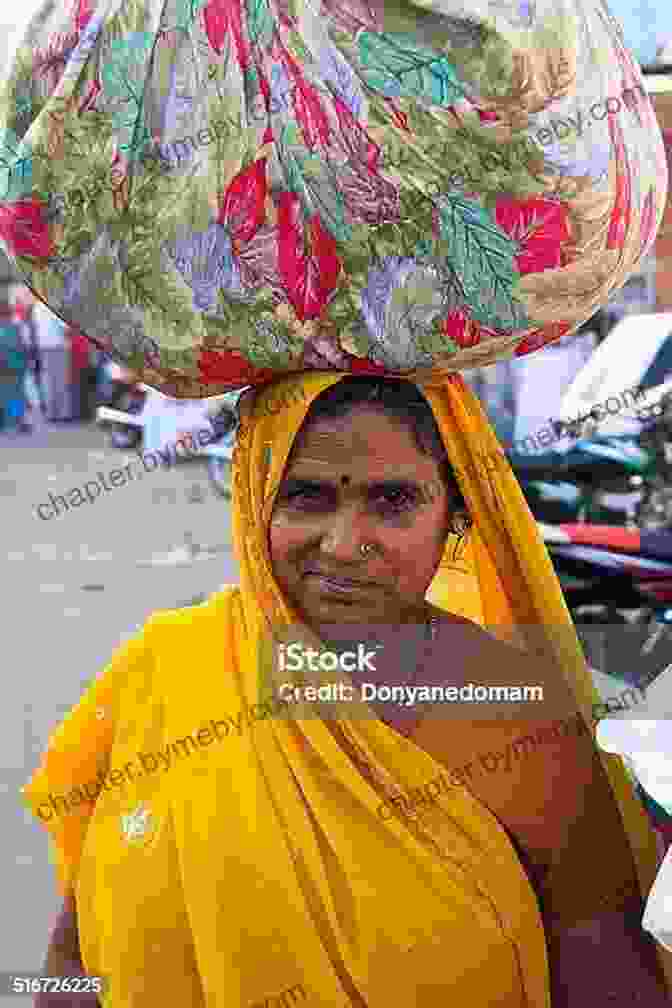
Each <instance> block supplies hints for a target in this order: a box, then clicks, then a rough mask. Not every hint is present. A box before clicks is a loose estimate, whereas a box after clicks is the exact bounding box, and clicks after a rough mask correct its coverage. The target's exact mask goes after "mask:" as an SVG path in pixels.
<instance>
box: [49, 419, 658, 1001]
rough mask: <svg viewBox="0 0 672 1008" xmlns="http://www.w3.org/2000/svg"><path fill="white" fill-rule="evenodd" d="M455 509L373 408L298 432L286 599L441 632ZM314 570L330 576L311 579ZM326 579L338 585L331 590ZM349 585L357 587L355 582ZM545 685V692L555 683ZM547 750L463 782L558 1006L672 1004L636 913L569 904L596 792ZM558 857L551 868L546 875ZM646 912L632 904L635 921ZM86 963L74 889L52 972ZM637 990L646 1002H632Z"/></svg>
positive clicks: (473, 748) (438, 750) (433, 468)
mask: <svg viewBox="0 0 672 1008" xmlns="http://www.w3.org/2000/svg"><path fill="white" fill-rule="evenodd" d="M390 459H393V460H394V461H393V462H392V463H390V461H389V460H390ZM299 481H300V482H299ZM453 517H454V515H453V509H452V504H451V499H450V496H449V494H448V493H447V491H446V489H445V487H444V486H443V484H442V481H441V474H440V471H439V467H438V465H437V463H436V461H435V460H434V459H433V458H432V457H431V456H428V455H425V454H423V453H422V452H421V451H420V450H419V449H418V446H417V444H416V442H415V438H414V436H413V434H412V432H411V431H410V430H409V429H408V428H406V427H405V426H404V425H402V424H399V423H398V422H397V421H395V420H394V419H393V418H389V417H388V416H386V415H385V414H381V413H380V412H378V411H373V410H370V409H368V410H367V409H364V410H357V411H353V412H352V413H351V414H350V415H349V416H348V417H346V418H344V419H342V420H333V421H329V422H321V423H319V424H315V425H314V426H313V427H312V428H311V427H308V428H307V429H306V430H304V431H302V432H301V434H300V435H299V437H298V438H297V441H296V445H295V449H294V451H293V453H292V457H291V459H290V461H289V464H288V466H287V470H286V473H285V476H284V479H283V482H282V485H281V487H280V490H279V494H278V497H277V500H276V506H275V509H274V512H273V516H272V520H271V526H270V529H269V547H270V551H271V558H272V563H273V569H274V572H275V575H276V578H277V581H278V583H279V585H280V586H281V587H282V589H283V591H284V592H285V594H286V596H287V597H288V598H289V599H290V600H291V602H292V603H293V605H294V606H295V608H296V609H297V611H298V612H299V613H300V614H301V616H302V618H303V619H304V620H305V621H306V622H307V623H308V624H309V625H310V626H311V627H312V628H313V629H317V628H322V627H324V626H325V625H327V626H329V627H333V626H334V625H337V626H338V627H340V628H341V630H342V632H343V635H344V637H347V636H348V634H349V639H350V640H351V639H352V638H353V635H355V636H356V633H357V627H358V626H361V625H362V624H367V623H376V624H381V625H387V626H395V625H398V624H400V623H401V624H403V623H407V624H408V623H411V624H417V623H424V622H425V620H426V618H427V616H428V615H430V613H432V612H433V613H434V614H435V615H440V616H441V617H442V619H443V621H444V622H443V624H442V628H441V630H442V631H443V628H444V627H446V628H448V629H450V617H447V616H446V614H445V613H441V612H440V611H439V610H431V607H428V605H427V603H426V602H425V593H426V591H427V588H428V586H429V584H430V582H431V580H432V577H433V575H434V572H435V570H436V567H437V566H438V563H439V561H440V559H441V556H442V554H443V549H444V542H445V537H446V533H447V531H448V528H449V526H450V523H451V521H452V519H453ZM362 542H366V543H372V544H373V545H374V547H375V549H374V550H373V551H372V552H370V553H368V554H367V555H366V556H364V555H363V554H362V553H361V551H360V545H361V543H362ZM315 569H317V570H318V571H319V572H320V573H321V574H322V575H323V577H322V579H321V578H320V576H319V575H316V574H311V573H310V571H311V570H315ZM329 578H335V579H336V583H335V584H331V583H330V581H329ZM339 579H340V580H341V582H342V584H341V587H340V589H339V586H338V581H339ZM348 579H349V581H350V582H352V581H359V582H361V584H360V586H359V587H357V586H353V585H348ZM435 651H436V656H437V657H436V660H437V662H438V665H439V670H438V673H437V676H436V678H437V681H438V680H440V679H442V680H444V681H445V680H446V679H447V678H450V675H451V670H450V669H449V668H448V669H447V667H446V653H447V647H446V642H445V640H444V641H443V647H442V640H441V632H440V633H439V637H438V640H437V642H436V648H435ZM430 664H431V661H430ZM498 665H500V666H503V665H504V663H502V662H498V661H497V660H494V661H493V662H491V663H490V672H491V673H492V672H494V671H495V670H496V668H497V666H498ZM500 671H501V675H502V676H503V677H505V681H511V675H512V674H513V673H512V671H511V669H510V668H509V669H506V668H504V667H502V668H501V669H500ZM455 674H456V673H455ZM506 677H508V679H507V678H506ZM525 679H526V681H527V682H540V681H543V676H542V673H541V670H539V669H537V668H535V670H534V674H529V675H528V674H527V673H526V675H525ZM489 680H490V681H492V674H490V675H489ZM456 681H457V680H456ZM546 685H548V688H549V691H550V690H551V688H552V684H546ZM558 702H560V701H558ZM559 716H561V715H560V714H559ZM388 723H391V722H390V721H388ZM423 724H424V727H423ZM437 725H438V728H439V731H438V734H437V732H436V728H437ZM393 727H394V725H393ZM411 727H412V729H413V730H412V731H410V730H409V725H407V726H406V730H407V732H408V733H409V734H411V737H412V738H413V740H414V741H415V743H416V745H418V746H420V747H422V748H424V749H425V750H426V751H427V752H428V753H429V754H430V755H432V756H433V757H434V758H435V759H436V760H437V761H438V762H440V763H443V764H444V765H445V766H446V767H447V768H448V769H453V768H455V767H462V766H465V764H467V763H468V762H469V761H472V760H474V759H475V758H476V754H477V753H478V752H479V751H481V752H482V751H497V752H503V751H504V750H505V748H506V746H507V744H508V743H509V742H510V740H511V737H512V735H522V734H524V733H525V732H526V731H528V730H529V731H532V732H533V731H534V730H535V727H536V726H535V725H534V724H531V723H528V724H526V723H525V722H524V721H523V720H522V719H521V720H516V722H515V723H514V722H513V721H512V720H511V719H503V718H499V719H497V720H493V721H490V720H478V721H473V722H471V721H469V722H468V721H466V719H464V718H460V719H459V720H455V721H453V722H452V723H451V726H450V730H449V732H446V730H445V726H443V727H442V726H441V724H440V723H439V722H437V721H436V720H432V719H431V718H428V719H426V720H425V721H423V723H421V724H420V725H419V726H418V725H417V724H416V725H415V726H411ZM432 729H434V731H432ZM447 743H449V744H447ZM540 754H541V755H539V756H537V757H535V759H534V760H530V761H526V762H520V763H519V764H517V765H516V768H515V771H514V772H512V773H510V774H508V775H507V774H500V775H495V774H492V775H481V776H480V777H474V779H473V780H470V779H469V778H467V781H466V783H468V785H469V786H470V787H472V788H473V790H474V793H475V794H476V795H477V797H478V798H479V799H480V800H481V802H482V803H483V804H484V805H485V806H486V807H487V808H489V809H490V810H491V812H493V814H494V815H495V816H496V817H497V819H498V820H499V822H500V824H501V825H502V827H503V828H504V829H506V831H507V832H508V834H509V836H510V838H511V839H512V842H513V843H514V846H515V847H516V849H517V850H518V852H519V856H520V859H521V862H522V863H523V865H524V866H525V868H526V870H527V871H528V875H529V877H530V880H531V882H532V884H533V886H534V889H535V891H536V893H537V895H538V897H539V899H540V904H541V907H542V915H543V918H544V924H545V928H546V933H547V938H548V943H549V960H550V964H551V975H552V987H553V1008H569V1006H570V1005H571V1008H575V1006H582V1005H584V1004H587V1005H590V1006H591V1008H607V1005H609V1008H626V1006H627V1008H631V1006H632V1005H633V1004H637V1003H641V1004H642V1005H644V1006H646V1008H658V1006H659V1005H664V1004H668V1003H669V1002H668V1000H667V998H666V996H665V995H664V994H662V993H661V988H660V985H659V982H658V981H657V979H656V977H655V969H654V968H652V967H651V965H650V963H649V964H648V965H647V964H646V963H645V962H644V959H645V958H646V957H645V952H646V950H645V949H643V945H644V937H643V932H642V931H641V928H640V927H639V923H638V920H635V923H634V927H633V926H631V925H630V924H629V923H628V920H627V919H626V916H627V915H626V914H625V913H624V912H623V911H622V910H621V909H616V911H614V910H613V909H608V910H606V911H604V912H602V910H601V909H600V910H599V912H597V911H596V912H595V913H594V914H593V918H592V919H591V920H588V921H584V922H578V921H577V920H576V918H575V916H573V915H572V912H569V913H567V912H566V909H565V907H566V901H564V903H563V898H564V896H565V895H566V893H567V892H568V891H569V890H571V886H572V869H573V865H574V864H575V863H576V858H580V856H581V836H579V840H578V850H574V849H572V847H571V846H569V841H570V840H571V836H572V835H571V827H572V826H573V824H574V823H575V822H576V821H578V820H579V819H580V815H581V809H582V808H585V807H587V806H590V804H591V803H592V802H593V800H594V799H593V795H592V794H591V793H590V789H591V787H593V786H594V781H595V776H594V774H592V773H591V771H590V765H591V764H590V760H591V751H590V747H588V748H586V745H585V743H574V744H572V741H571V740H569V739H568V740H566V741H563V742H559V743H558V744H557V746H555V747H553V746H551V745H549V746H546V747H544V748H543V749H541V750H540ZM549 781H553V784H552V787H551V785H549ZM561 783H562V784H564V788H563V790H562V794H560V793H559V790H558V789H559V788H560V785H561ZM568 825H569V827H570V829H569V831H568ZM609 835H612V834H611V833H610V834H609ZM613 835H615V833H614V834H613ZM565 849H566V850H567V856H566V857H565V858H564V859H563V858H558V857H557V856H556V855H557V852H558V851H562V850H565ZM554 863H555V869H556V870H555V873H554V872H553V871H550V870H549V868H550V866H553V865H554ZM567 866H568V869H567V871H565V869H566V868H567ZM563 872H564V873H563ZM584 905H587V906H590V902H588V903H587V904H586V903H585V901H584ZM637 913H638V909H637V908H635V914H634V916H635V918H636V917H637ZM78 966H79V967H80V968H81V963H80V961H79V946H78V938H77V919H76V911H75V903H74V898H73V896H72V895H69V896H68V898H67V900H66V904H65V906H64V908H63V912H62V914H61V917H60V919H59V922H58V924H57V928H56V930H55V932H54V934H53V936H52V941H51V944H50V947H49V953H48V957H47V965H46V966H45V970H44V972H45V975H52V976H58V975H73V974H74V973H76V972H78V969H77V967H78ZM618 969H620V970H621V974H618V972H617V970H618ZM607 979H608V981H609V983H608V984H607V983H606V980H607ZM628 985H630V986H629V989H628ZM633 987H634V990H633ZM614 989H617V990H621V991H622V992H623V993H622V999H621V1000H620V1001H614V1000H613V999H611V998H610V997H609V993H610V991H613V990H614ZM640 996H641V998H642V1000H641V1001H637V1000H636V998H637V997H640ZM52 1001H53V1004H54V1005H55V1004H56V999H55V998H54V997H53V996H52V998H51V999H49V995H41V996H39V997H38V998H37V999H36V1002H35V1005H36V1008H52ZM71 1003H72V1006H73V1008H74V1006H75V1004H76V1005H77V1006H78V1008H85V1005H88V1004H91V1005H95V1004H96V999H95V997H93V996H90V1000H89V998H87V997H86V996H84V997H82V996H79V997H78V998H77V999H74V998H73V1000H72V1002H71ZM58 1004H59V1005H60V1006H61V1008H63V1006H64V1005H67V1000H65V999H64V998H63V996H62V995H61V996H58ZM478 1008H483V1006H478Z"/></svg>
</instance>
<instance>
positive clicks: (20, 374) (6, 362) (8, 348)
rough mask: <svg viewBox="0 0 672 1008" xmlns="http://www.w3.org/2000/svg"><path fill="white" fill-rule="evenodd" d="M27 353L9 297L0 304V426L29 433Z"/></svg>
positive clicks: (30, 428)
mask: <svg viewBox="0 0 672 1008" xmlns="http://www.w3.org/2000/svg"><path fill="white" fill-rule="evenodd" d="M27 375H28V354H27V351H26V347H25V346H24V341H23V335H22V326H21V323H20V321H19V320H17V318H16V315H15V312H14V309H13V307H12V305H11V303H10V301H9V299H7V300H5V301H4V303H3V304H1V305H0V428H2V427H5V428H9V429H14V430H17V431H20V432H22V433H29V432H30V431H31V430H32V427H31V425H30V423H29V421H28V417H27V413H28V409H29V407H28V402H27V397H26V378H27Z"/></svg>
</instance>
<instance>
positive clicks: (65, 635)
mask: <svg viewBox="0 0 672 1008" xmlns="http://www.w3.org/2000/svg"><path fill="white" fill-rule="evenodd" d="M125 464H128V465H129V466H131V469H130V472H132V473H133V474H134V478H133V479H132V480H131V481H130V482H126V484H125V485H123V486H117V487H116V488H115V487H114V486H110V489H109V491H106V492H104V493H103V492H101V495H100V496H99V497H98V498H97V499H96V500H94V501H93V502H92V503H89V502H88V501H86V502H85V503H83V504H81V505H80V506H79V507H77V508H75V507H72V508H71V509H70V510H69V511H67V512H66V511H65V510H64V508H63V505H57V506H59V507H60V509H61V513H60V514H58V515H56V516H53V506H52V504H51V503H50V500H49V494H51V495H52V497H53V500H54V501H56V500H57V498H58V497H59V496H61V495H66V496H68V495H69V492H70V491H71V490H72V489H73V488H75V487H80V488H81V487H83V486H84V485H85V483H86V482H87V481H90V480H96V479H100V476H99V474H102V476H103V478H104V482H105V483H107V484H108V485H109V483H110V479H111V478H112V477H110V476H109V474H110V472H111V470H113V469H119V468H122V467H123V466H124V465H125ZM141 471H142V467H141V465H140V463H139V460H138V458H137V456H135V455H133V454H132V453H130V454H129V455H128V456H126V455H124V454H123V453H120V452H118V451H115V450H114V449H113V448H111V446H110V445H109V442H108V439H107V435H106V433H105V432H103V431H102V430H98V429H96V428H95V427H93V426H83V425H79V424H60V425H53V426H52V427H50V428H48V429H47V428H43V429H41V430H40V431H39V432H38V433H36V434H35V435H33V436H25V435H24V436H19V435H16V436H9V435H5V434H0V513H1V514H2V518H3V521H2V524H1V525H0V556H2V557H3V560H4V563H3V567H2V570H3V587H4V617H5V618H4V620H3V625H2V630H3V638H4V640H3V643H4V648H3V657H4V663H3V673H4V681H5V689H4V695H3V701H4V702H3V704H2V707H1V708H0V710H1V715H0V716H1V718H2V721H1V724H0V728H1V730H0V767H2V770H3V777H2V780H3V787H2V788H0V822H1V823H2V836H3V840H2V843H3V856H2V859H1V861H0V893H1V894H2V904H3V906H4V907H5V908H6V909H5V919H4V923H3V927H2V935H3V941H2V943H1V944H0V970H12V971H16V970H21V969H24V970H30V971H32V970H39V969H40V968H41V966H42V961H43V956H44V950H45V943H46V940H47V932H48V929H49V927H50V919H51V915H52V914H53V912H54V911H55V910H56V907H57V905H58V901H57V897H56V894H55V889H54V883H53V875H52V869H51V867H50V864H49V857H48V846H47V839H46V835H44V834H43V833H42V831H41V830H40V829H39V828H38V826H37V825H36V824H35V823H34V821H33V819H32V817H31V816H30V815H29V814H28V812H27V811H26V812H24V811H23V806H22V805H21V803H20V801H19V798H18V791H19V788H20V786H21V785H22V784H23V783H24V782H25V780H26V778H27V777H28V775H29V773H30V771H31V770H32V768H33V767H34V766H35V765H36V763H37V762H38V758H39V755H40V753H41V751H42V750H43V748H44V746H45V744H46V742H47V739H48V736H49V733H50V731H51V730H52V729H53V727H54V726H55V724H56V723H57V722H58V721H60V719H61V718H62V717H63V715H64V714H65V713H66V711H67V710H68V709H69V708H70V706H71V705H72V704H73V703H74V702H75V701H76V700H77V698H78V696H79V695H80V692H81V690H82V687H83V684H85V683H86V682H88V681H89V680H90V679H92V678H93V677H94V676H95V675H96V674H97V672H98V671H99V670H100V669H101V667H102V666H103V665H104V664H105V662H106V661H107V660H108V659H109V657H110V655H111V654H112V652H113V650H114V649H115V647H116V646H117V645H118V643H119V642H120V640H121V639H122V638H124V637H126V636H127V635H129V634H131V633H132V632H133V631H134V630H135V629H136V628H137V627H138V626H139V625H140V624H141V623H142V622H143V621H144V620H145V619H146V617H147V616H148V615H149V614H150V613H152V612H153V611H155V610H156V609H159V608H168V607H173V606H176V605H181V604H187V603H188V602H189V601H191V600H192V599H194V598H195V597H196V596H198V595H200V594H202V593H208V592H210V591H213V590H215V589H216V588H217V587H218V586H219V585H221V584H222V583H224V582H226V581H234V580H235V579H236V571H235V564H234V561H233V558H232V556H231V551H230V541H229V508H228V504H227V502H226V501H225V500H223V499H222V498H219V497H217V496H216V495H215V494H214V492H213V491H211V489H210V486H209V482H208V478H207V473H206V470H205V467H204V465H203V464H201V463H198V462H189V463H182V464H180V465H178V466H176V467H174V468H172V469H164V470H163V471H156V472H153V473H146V474H144V475H142V476H140V475H138V474H139V473H140V472H141ZM69 499H72V497H71V496H70V497H69ZM41 505H45V506H44V507H42V511H41V513H42V515H46V516H47V517H46V518H45V519H43V518H40V517H39V515H38V511H37V509H38V507H40V506H41ZM50 514H51V515H52V517H48V516H49V515H50ZM603 685H604V692H605V694H606V695H614V693H615V692H617V691H618V689H620V687H618V686H617V685H616V686H615V684H614V681H613V680H607V679H606V678H605V679H604V680H603ZM10 907H11V908H12V926H11V927H9V926H8V920H9V915H8V911H7V908H10ZM5 1002H6V1003H7V1004H9V1002H10V999H9V998H0V1003H2V1005H3V1006H4V1004H5ZM11 1003H12V1004H16V1003H17V1002H16V1000H15V999H11Z"/></svg>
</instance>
